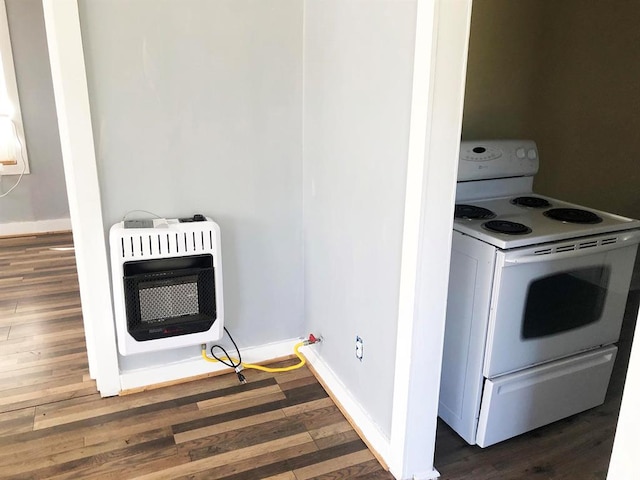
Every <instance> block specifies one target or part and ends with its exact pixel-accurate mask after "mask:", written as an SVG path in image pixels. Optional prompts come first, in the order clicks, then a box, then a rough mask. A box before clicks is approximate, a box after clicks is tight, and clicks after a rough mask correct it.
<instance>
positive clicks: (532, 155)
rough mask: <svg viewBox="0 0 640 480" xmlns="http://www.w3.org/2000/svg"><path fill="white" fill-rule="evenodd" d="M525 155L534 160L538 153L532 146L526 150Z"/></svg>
mask: <svg viewBox="0 0 640 480" xmlns="http://www.w3.org/2000/svg"><path fill="white" fill-rule="evenodd" d="M527 157H529V160H535V159H536V158H537V157H538V154H537V153H536V151H535V150H534V149H533V148H532V149H531V150H529V151H528V152H527Z"/></svg>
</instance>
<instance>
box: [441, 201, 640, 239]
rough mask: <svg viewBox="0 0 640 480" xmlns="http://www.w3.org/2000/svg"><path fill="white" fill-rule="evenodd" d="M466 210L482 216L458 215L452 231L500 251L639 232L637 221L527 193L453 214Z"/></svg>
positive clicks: (470, 205)
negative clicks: (560, 241) (575, 239)
mask: <svg viewBox="0 0 640 480" xmlns="http://www.w3.org/2000/svg"><path fill="white" fill-rule="evenodd" d="M460 206H462V207H464V208H458V207H460ZM473 207H475V208H473ZM469 211H480V212H482V215H480V216H477V217H473V216H472V215H457V216H456V218H454V225H453V229H454V230H457V231H459V232H461V233H464V234H467V235H469V236H471V237H474V238H477V239H479V240H482V241H484V242H486V243H489V244H491V245H494V246H496V247H498V248H501V249H509V248H517V247H523V246H529V245H536V244H540V243H548V242H555V241H559V240H566V239H569V238H576V237H583V236H590V235H598V234H603V233H610V232H617V231H624V230H631V229H640V221H638V220H633V219H630V218H626V217H621V216H619V215H614V214H611V213H607V212H602V211H599V210H595V209H591V208H585V207H582V206H580V205H574V204H571V203H568V202H563V201H561V200H557V199H553V198H549V197H544V196H542V195H536V194H531V193H528V192H525V193H523V194H519V195H509V196H505V197H496V198H487V199H477V200H466V201H460V203H459V204H457V205H456V214H459V213H460V212H469Z"/></svg>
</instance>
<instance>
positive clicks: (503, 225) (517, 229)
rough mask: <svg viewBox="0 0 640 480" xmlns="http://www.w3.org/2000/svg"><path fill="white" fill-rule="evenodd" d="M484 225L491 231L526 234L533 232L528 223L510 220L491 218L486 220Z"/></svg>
mask: <svg viewBox="0 0 640 480" xmlns="http://www.w3.org/2000/svg"><path fill="white" fill-rule="evenodd" d="M482 227H483V228H485V229H487V230H489V231H491V232H496V233H505V234H507V235H526V234H527V233H531V229H530V228H529V227H527V226H526V225H523V224H522V223H516V222H510V221H508V220H490V221H488V222H484V223H483V224H482Z"/></svg>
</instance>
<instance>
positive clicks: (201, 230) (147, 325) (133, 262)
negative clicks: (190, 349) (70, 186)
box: [110, 217, 224, 355]
mask: <svg viewBox="0 0 640 480" xmlns="http://www.w3.org/2000/svg"><path fill="white" fill-rule="evenodd" d="M194 218H195V217H194ZM203 218H204V217H203ZM110 244H111V263H112V272H113V287H114V288H113V291H114V306H115V310H116V333H117V336H118V350H119V351H120V354H121V355H131V354H137V353H143V352H149V351H156V350H164V349H170V348H178V347H183V346H188V345H198V344H202V343H207V342H210V341H214V340H217V339H219V338H220V337H221V336H222V331H223V318H224V315H223V306H222V269H221V264H220V263H221V257H220V230H219V228H218V226H217V225H216V224H215V223H214V222H212V221H210V220H207V219H204V220H200V221H193V220H192V221H186V220H184V221H181V220H164V219H162V220H153V221H151V220H149V221H148V222H146V223H141V222H133V223H132V222H127V224H126V226H125V224H124V223H119V224H116V225H114V226H113V227H112V228H111V234H110Z"/></svg>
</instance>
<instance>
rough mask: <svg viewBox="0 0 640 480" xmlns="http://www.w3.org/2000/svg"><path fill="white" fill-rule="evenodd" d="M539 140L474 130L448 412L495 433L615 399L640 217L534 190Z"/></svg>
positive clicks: (459, 196)
mask: <svg viewBox="0 0 640 480" xmlns="http://www.w3.org/2000/svg"><path fill="white" fill-rule="evenodd" d="M538 164H539V159H538V150H537V147H536V144H535V143H534V142H532V141H527V140H495V141H479V142H462V144H461V149H460V164H459V173H458V186H457V193H456V213H455V217H456V218H455V219H454V225H453V230H454V231H453V246H452V255H451V269H450V280H449V299H448V307H447V325H446V333H445V348H444V357H443V369H442V379H441V392H440V408H439V414H440V416H441V417H442V418H443V419H444V420H445V421H446V422H447V423H448V424H449V425H450V426H451V427H452V428H453V429H454V430H456V431H457V432H458V433H459V434H460V435H461V436H462V437H463V438H464V439H465V440H466V441H467V442H469V443H471V444H478V445H480V446H482V447H486V446H489V445H492V444H494V443H497V442H500V441H502V440H505V439H507V438H510V437H513V436H515V435H518V434H521V433H524V432H526V431H529V430H532V429H534V428H537V427H540V426H542V425H545V424H547V423H550V422H553V421H556V420H559V419H561V418H564V417H566V416H569V415H572V414H575V413H578V412H581V411H583V410H586V409H588V408H591V407H594V406H596V405H599V404H600V403H602V402H603V401H604V397H605V394H606V391H607V387H608V383H609V378H610V375H611V370H612V368H613V363H614V361H615V356H616V352H617V348H616V346H615V342H616V341H617V340H618V336H619V333H620V327H621V323H622V317H623V314H624V308H625V305H626V298H627V294H628V290H629V285H630V281H631V274H632V270H633V264H634V260H635V256H636V252H637V249H638V243H640V221H638V220H633V219H629V218H625V217H621V216H618V215H615V214H611V213H608V212H603V211H599V210H595V209H592V208H585V207H582V206H579V205H575V204H571V203H568V202H565V201H561V200H557V199H554V198H549V197H546V196H542V195H538V194H535V193H534V192H533V189H532V186H533V176H534V175H535V174H536V173H537V171H538Z"/></svg>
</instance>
